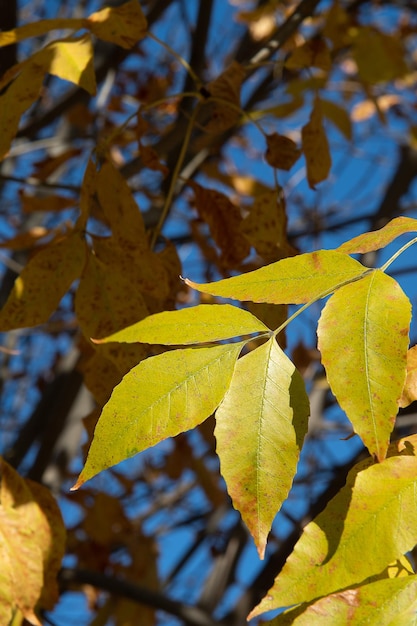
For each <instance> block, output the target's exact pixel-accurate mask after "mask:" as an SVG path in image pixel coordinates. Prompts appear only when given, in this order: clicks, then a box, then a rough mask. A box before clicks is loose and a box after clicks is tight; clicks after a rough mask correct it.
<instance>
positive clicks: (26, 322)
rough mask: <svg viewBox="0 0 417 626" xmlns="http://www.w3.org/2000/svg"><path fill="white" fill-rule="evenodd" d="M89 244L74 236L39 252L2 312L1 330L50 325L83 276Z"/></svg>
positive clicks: (17, 282)
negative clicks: (67, 296) (72, 287)
mask: <svg viewBox="0 0 417 626" xmlns="http://www.w3.org/2000/svg"><path fill="white" fill-rule="evenodd" d="M85 252H86V247H85V242H84V241H83V240H82V239H81V237H80V236H79V234H78V233H74V234H72V235H70V236H68V237H65V238H64V239H61V240H60V241H58V242H57V243H51V244H49V245H48V246H47V247H46V248H45V249H44V250H42V251H41V252H38V253H37V254H36V255H35V256H34V257H33V258H32V259H31V260H30V261H29V263H28V264H27V265H26V267H25V268H24V269H23V270H22V273H21V274H20V276H18V277H17V278H16V281H15V283H14V286H13V289H12V292H11V294H10V296H9V298H8V300H7V302H6V304H5V305H4V307H3V308H2V309H1V311H0V329H1V330H2V331H5V330H11V329H13V328H25V327H28V326H36V325H37V324H43V323H45V322H47V321H48V319H49V317H50V316H51V315H52V313H53V312H54V311H55V310H56V308H57V306H58V304H59V302H60V300H61V298H62V297H63V296H64V295H65V293H66V292H67V291H68V289H69V288H70V287H71V284H72V283H73V282H74V280H75V279H76V278H78V277H79V276H80V274H81V271H82V268H83V265H84V261H85Z"/></svg>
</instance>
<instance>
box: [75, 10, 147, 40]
mask: <svg viewBox="0 0 417 626" xmlns="http://www.w3.org/2000/svg"><path fill="white" fill-rule="evenodd" d="M86 26H87V28H89V29H90V30H91V32H92V33H93V34H94V35H96V36H97V37H98V38H99V39H102V40H103V41H109V42H110V43H114V44H116V45H117V46H121V47H122V48H126V49H128V48H132V47H133V46H134V45H135V43H137V42H138V41H139V40H140V39H143V37H145V35H146V32H147V27H148V25H147V21H146V18H145V16H144V14H143V12H142V9H141V7H140V4H139V2H138V1H137V0H130V1H129V2H125V3H124V4H121V5H120V6H115V7H106V8H104V9H101V10H100V11H97V12H96V13H92V14H91V15H90V16H89V17H88V18H87V20H86Z"/></svg>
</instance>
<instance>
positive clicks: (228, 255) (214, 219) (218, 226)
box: [188, 181, 250, 267]
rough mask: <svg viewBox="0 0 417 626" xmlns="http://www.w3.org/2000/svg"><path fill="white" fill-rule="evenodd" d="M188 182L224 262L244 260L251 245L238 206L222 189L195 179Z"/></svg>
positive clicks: (227, 263) (232, 263)
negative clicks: (243, 233)
mask: <svg viewBox="0 0 417 626" xmlns="http://www.w3.org/2000/svg"><path fill="white" fill-rule="evenodd" d="M188 184H189V185H190V187H192V189H193V191H194V195H195V207H196V209H197V211H198V214H199V215H200V217H201V218H202V219H203V220H204V221H205V222H206V223H207V224H208V225H209V227H210V232H211V234H212V237H213V239H214V241H215V242H216V244H217V245H218V247H219V248H220V250H221V252H222V261H223V262H224V264H225V265H226V266H228V267H231V266H234V265H236V264H238V263H240V262H241V261H243V259H244V258H245V257H247V256H248V254H249V252H250V246H249V244H248V242H247V241H246V239H245V238H244V237H243V236H242V234H241V231H240V226H241V223H242V216H241V214H240V210H239V209H238V207H237V206H235V205H234V204H232V203H231V202H230V200H229V199H228V198H227V196H225V195H224V194H223V193H220V191H216V190H214V189H205V188H204V187H202V186H201V185H198V184H197V183H195V182H193V181H190V182H189V183H188Z"/></svg>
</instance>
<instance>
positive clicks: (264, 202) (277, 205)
mask: <svg viewBox="0 0 417 626" xmlns="http://www.w3.org/2000/svg"><path fill="white" fill-rule="evenodd" d="M242 232H243V233H244V235H245V237H246V238H247V240H248V241H249V243H250V244H251V245H252V246H253V247H254V248H255V250H256V252H257V253H258V254H260V255H261V256H262V257H264V259H265V260H267V261H268V262H271V261H277V260H278V259H280V258H283V257H286V256H291V255H292V254H294V253H295V251H294V249H293V248H292V246H291V245H290V244H289V243H288V240H287V235H286V233H287V215H286V212H285V201H284V197H283V196H282V195H281V194H279V195H278V194H277V192H276V191H275V190H270V191H267V192H266V193H263V194H262V195H259V196H258V197H257V198H256V199H255V202H254V203H253V205H252V206H251V207H250V209H249V215H248V217H247V218H246V219H245V220H244V221H243V222H242Z"/></svg>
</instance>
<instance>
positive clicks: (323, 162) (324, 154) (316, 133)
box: [301, 97, 332, 189]
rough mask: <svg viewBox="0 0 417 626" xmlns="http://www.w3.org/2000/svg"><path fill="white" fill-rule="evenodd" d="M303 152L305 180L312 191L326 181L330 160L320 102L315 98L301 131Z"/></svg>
mask: <svg viewBox="0 0 417 626" xmlns="http://www.w3.org/2000/svg"><path fill="white" fill-rule="evenodd" d="M301 136H302V140H303V152H304V156H305V159H306V166H307V180H308V184H309V186H310V187H311V188H312V189H314V188H315V186H316V185H317V183H320V182H321V181H323V180H326V178H327V176H328V175H329V172H330V168H331V165H332V160H331V156H330V151H329V143H328V141H327V136H326V133H325V130H324V127H323V116H322V109H321V100H320V99H319V98H318V97H316V99H315V101H314V106H313V110H312V112H311V115H310V120H309V122H308V123H307V124H306V125H305V126H303V128H302V130H301Z"/></svg>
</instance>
